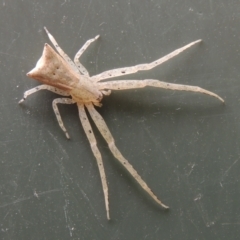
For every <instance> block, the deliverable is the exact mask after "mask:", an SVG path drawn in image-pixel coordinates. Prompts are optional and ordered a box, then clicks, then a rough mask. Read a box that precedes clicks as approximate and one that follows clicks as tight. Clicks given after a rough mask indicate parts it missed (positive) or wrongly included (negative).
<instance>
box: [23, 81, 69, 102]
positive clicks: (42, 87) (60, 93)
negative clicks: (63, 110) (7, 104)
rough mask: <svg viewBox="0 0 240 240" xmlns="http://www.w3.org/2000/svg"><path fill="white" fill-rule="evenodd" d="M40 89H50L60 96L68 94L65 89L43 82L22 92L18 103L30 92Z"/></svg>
mask: <svg viewBox="0 0 240 240" xmlns="http://www.w3.org/2000/svg"><path fill="white" fill-rule="evenodd" d="M40 90H48V91H51V92H54V93H57V94H59V95H62V96H70V95H69V93H67V92H66V91H63V90H61V89H59V88H56V87H52V86H49V85H46V84H43V85H39V86H37V87H34V88H32V89H30V90H28V91H26V92H24V94H23V98H22V99H21V100H20V101H19V102H18V103H19V104H20V103H22V102H23V101H25V100H26V98H27V97H28V96H30V95H31V94H33V93H35V92H38V91H40Z"/></svg>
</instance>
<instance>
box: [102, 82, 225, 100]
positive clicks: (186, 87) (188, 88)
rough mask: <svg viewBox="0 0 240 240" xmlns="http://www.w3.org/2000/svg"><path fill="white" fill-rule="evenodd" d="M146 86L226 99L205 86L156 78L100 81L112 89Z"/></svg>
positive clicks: (105, 87)
mask: <svg viewBox="0 0 240 240" xmlns="http://www.w3.org/2000/svg"><path fill="white" fill-rule="evenodd" d="M146 86H151V87H159V88H164V89H169V90H177V91H189V92H198V93H203V94H207V95H210V96H212V97H215V98H217V99H219V100H220V101H221V102H224V100H223V99H222V98H221V97H220V96H218V95H217V94H215V93H213V92H210V91H208V90H205V89H203V88H200V87H197V86H189V85H181V84H175V83H167V82H162V81H159V80H154V79H146V80H120V81H109V82H102V83H98V87H99V89H111V90H124V89H132V88H143V87H146Z"/></svg>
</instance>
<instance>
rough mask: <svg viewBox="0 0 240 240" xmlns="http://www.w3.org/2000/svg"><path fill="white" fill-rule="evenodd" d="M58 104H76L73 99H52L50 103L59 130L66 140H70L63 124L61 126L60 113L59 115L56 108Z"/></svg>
mask: <svg viewBox="0 0 240 240" xmlns="http://www.w3.org/2000/svg"><path fill="white" fill-rule="evenodd" d="M58 103H62V104H74V103H76V102H75V101H74V100H73V99H71V98H56V99H54V100H53V102H52V106H53V111H54V113H55V115H56V117H57V121H58V124H59V126H60V128H61V129H62V130H63V132H64V133H65V135H66V137H67V138H68V139H70V136H69V134H68V132H67V130H66V128H65V126H64V124H63V121H62V118H61V115H60V113H59V110H58V106H57V104H58Z"/></svg>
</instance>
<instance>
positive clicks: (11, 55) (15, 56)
mask: <svg viewBox="0 0 240 240" xmlns="http://www.w3.org/2000/svg"><path fill="white" fill-rule="evenodd" d="M0 54H3V55H7V56H10V57H14V58H19V59H22V60H24V59H25V58H24V57H19V56H17V55H13V54H9V53H6V52H0Z"/></svg>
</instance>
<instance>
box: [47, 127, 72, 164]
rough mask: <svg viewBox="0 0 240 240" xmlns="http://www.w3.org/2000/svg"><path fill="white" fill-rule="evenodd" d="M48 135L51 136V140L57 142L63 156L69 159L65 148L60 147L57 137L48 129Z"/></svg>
mask: <svg viewBox="0 0 240 240" xmlns="http://www.w3.org/2000/svg"><path fill="white" fill-rule="evenodd" d="M48 133H49V135H50V136H51V137H52V138H53V140H54V141H55V142H56V143H57V145H58V147H59V149H60V150H61V151H62V153H63V154H64V155H65V157H67V159H69V156H68V154H67V152H66V151H65V149H64V148H63V147H62V145H61V144H60V142H59V141H58V140H57V138H56V137H55V136H54V135H53V134H52V133H51V132H50V131H48Z"/></svg>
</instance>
